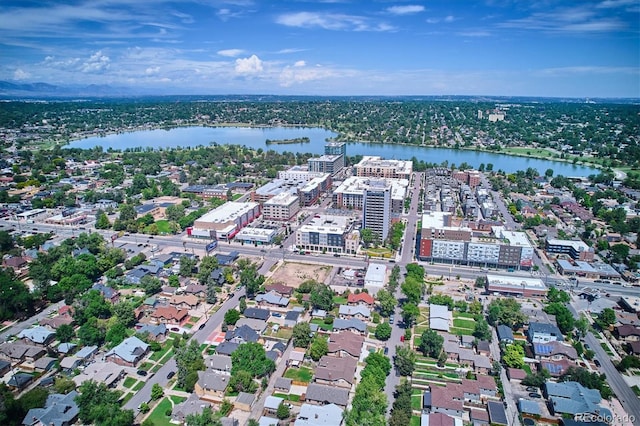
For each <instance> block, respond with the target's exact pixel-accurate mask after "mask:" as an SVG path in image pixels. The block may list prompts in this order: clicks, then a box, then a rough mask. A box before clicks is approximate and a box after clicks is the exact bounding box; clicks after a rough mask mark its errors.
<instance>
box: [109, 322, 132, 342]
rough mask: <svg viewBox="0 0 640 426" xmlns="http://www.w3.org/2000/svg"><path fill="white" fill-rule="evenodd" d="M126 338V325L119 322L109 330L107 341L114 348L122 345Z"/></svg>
mask: <svg viewBox="0 0 640 426" xmlns="http://www.w3.org/2000/svg"><path fill="white" fill-rule="evenodd" d="M126 338H127V328H126V327H125V326H124V324H122V323H119V322H117V323H115V324H114V325H113V326H112V327H111V328H109V331H107V335H106V337H105V340H106V341H107V342H109V344H110V346H111V347H114V346H116V345H119V344H120V343H122V341H123V340H124V339H126Z"/></svg>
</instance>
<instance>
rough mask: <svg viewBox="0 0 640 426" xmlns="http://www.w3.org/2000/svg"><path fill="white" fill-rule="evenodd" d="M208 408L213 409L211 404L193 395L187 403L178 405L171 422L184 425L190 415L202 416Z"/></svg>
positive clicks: (174, 409)
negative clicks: (203, 411)
mask: <svg viewBox="0 0 640 426" xmlns="http://www.w3.org/2000/svg"><path fill="white" fill-rule="evenodd" d="M206 407H211V403H210V402H208V401H204V400H202V399H200V397H198V395H197V394H195V393H192V394H190V395H189V398H187V400H186V401H184V402H182V403H180V404H177V405H176V406H175V407H174V408H173V411H172V413H171V422H172V423H174V422H175V423H176V424H183V423H184V421H185V420H186V418H187V416H188V415H190V414H200V413H202V410H204V409H205V408H206Z"/></svg>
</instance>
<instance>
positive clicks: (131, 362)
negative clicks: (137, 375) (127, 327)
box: [105, 336, 149, 367]
mask: <svg viewBox="0 0 640 426" xmlns="http://www.w3.org/2000/svg"><path fill="white" fill-rule="evenodd" d="M148 351H149V345H147V344H146V343H145V342H143V341H142V340H140V339H138V338H137V337H135V336H131V337H129V338H127V339H125V340H123V341H122V343H120V344H119V345H118V346H116V347H115V348H113V349H111V350H110V351H109V352H107V353H106V354H105V358H106V360H107V361H110V362H114V363H116V364H118V365H125V366H128V367H135V366H136V365H137V364H138V362H139V361H140V360H141V359H142V358H144V356H145V355H146V354H147V352H148Z"/></svg>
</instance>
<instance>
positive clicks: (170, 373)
mask: <svg viewBox="0 0 640 426" xmlns="http://www.w3.org/2000/svg"><path fill="white" fill-rule="evenodd" d="M175 375H176V372H175V371H169V374H167V380H170V379H171V378H172V377H173V376H175Z"/></svg>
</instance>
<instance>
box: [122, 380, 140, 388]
mask: <svg viewBox="0 0 640 426" xmlns="http://www.w3.org/2000/svg"><path fill="white" fill-rule="evenodd" d="M135 382H137V380H136V379H134V378H133V377H127V378H126V379H124V382H123V383H122V386H124V387H125V388H127V389H131V386H133V384H134V383H135Z"/></svg>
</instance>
